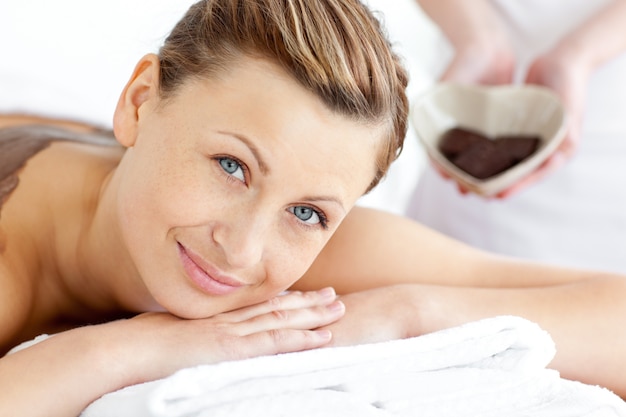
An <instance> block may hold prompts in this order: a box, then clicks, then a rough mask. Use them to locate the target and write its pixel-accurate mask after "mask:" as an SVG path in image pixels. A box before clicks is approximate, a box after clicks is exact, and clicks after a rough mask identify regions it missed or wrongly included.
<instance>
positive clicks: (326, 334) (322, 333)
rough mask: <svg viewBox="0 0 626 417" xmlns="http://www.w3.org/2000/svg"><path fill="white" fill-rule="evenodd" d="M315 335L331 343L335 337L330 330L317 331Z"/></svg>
mask: <svg viewBox="0 0 626 417" xmlns="http://www.w3.org/2000/svg"><path fill="white" fill-rule="evenodd" d="M315 334H317V336H318V337H319V338H320V339H322V340H325V341H329V340H330V339H332V337H333V334H332V333H331V332H330V330H315Z"/></svg>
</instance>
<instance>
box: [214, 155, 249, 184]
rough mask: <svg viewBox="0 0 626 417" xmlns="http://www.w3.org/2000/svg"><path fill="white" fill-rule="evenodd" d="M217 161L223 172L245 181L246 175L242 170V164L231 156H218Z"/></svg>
mask: <svg viewBox="0 0 626 417" xmlns="http://www.w3.org/2000/svg"><path fill="white" fill-rule="evenodd" d="M218 161H219V163H220V166H221V167H222V169H223V170H224V172H226V173H227V174H229V175H232V176H233V177H235V178H237V179H238V180H239V181H242V182H246V176H245V173H244V170H243V167H242V165H241V164H240V163H239V162H238V161H237V160H235V159H233V158H225V157H223V158H219V160H218Z"/></svg>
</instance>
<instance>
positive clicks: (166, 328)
mask: <svg viewBox="0 0 626 417" xmlns="http://www.w3.org/2000/svg"><path fill="white" fill-rule="evenodd" d="M343 313H344V307H343V304H341V302H337V301H335V294H334V291H332V290H324V291H319V292H311V293H303V294H300V293H291V294H288V295H285V296H281V297H277V298H275V299H273V300H270V301H268V302H265V303H262V304H258V305H255V306H251V307H247V308H243V309H240V310H236V311H232V312H229V313H224V314H220V315H217V316H214V317H211V318H208V319H202V320H182V319H179V318H176V317H174V316H172V315H169V314H166V313H147V314H142V315H140V316H137V317H135V318H132V319H128V320H120V321H114V322H110V323H106V324H102V325H95V326H85V327H81V328H76V329H73V330H69V331H66V332H63V333H59V334H57V335H55V336H53V337H51V338H49V339H46V340H44V341H42V342H40V343H38V344H36V345H34V346H31V347H28V348H26V349H24V350H21V351H19V352H17V353H14V354H10V355H8V356H5V357H3V358H1V359H0V387H1V388H2V389H1V391H0V415H2V416H33V417H36V416H46V417H55V416H59V417H75V416H77V415H78V414H80V412H81V411H82V410H83V409H84V408H85V407H86V406H87V405H89V404H90V403H91V402H92V401H94V400H96V399H97V398H99V397H100V396H101V395H103V394H105V393H107V392H111V391H115V390H117V389H119V388H122V387H124V386H128V385H132V384H136V383H140V382H145V381H150V380H155V379H158V378H163V377H166V376H168V375H170V374H172V373H173V372H175V371H177V370H179V369H181V368H184V367H189V366H195V365H198V364H204V363H215V362H220V361H224V360H233V359H241V358H248V357H254V356H260V355H269V354H275V353H282V352H291V351H298V350H305V349H311V348H315V347H321V346H323V345H325V344H327V343H328V342H329V341H330V339H331V333H330V332H329V331H328V330H317V331H315V330H310V329H315V328H318V327H320V326H324V325H327V324H329V323H332V322H333V321H335V320H337V319H338V318H339V317H341V316H342V315H343ZM59 381H62V382H61V383H60V382H59Z"/></svg>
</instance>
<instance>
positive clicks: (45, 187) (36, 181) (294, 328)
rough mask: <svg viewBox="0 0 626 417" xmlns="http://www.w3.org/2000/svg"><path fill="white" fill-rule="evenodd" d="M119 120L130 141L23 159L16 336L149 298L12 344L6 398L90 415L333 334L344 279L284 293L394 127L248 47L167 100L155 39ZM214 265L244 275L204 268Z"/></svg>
mask: <svg viewBox="0 0 626 417" xmlns="http://www.w3.org/2000/svg"><path fill="white" fill-rule="evenodd" d="M14 121H15V120H14ZM4 123H5V124H10V122H9V121H8V120H7V119H5V122H4ZM114 130H115V134H116V137H117V139H118V140H119V142H120V143H121V144H122V145H123V146H124V148H122V147H119V148H98V147H94V146H91V145H84V144H72V143H64V142H59V143H55V144H52V145H51V146H50V147H49V148H47V149H46V150H44V151H42V152H41V153H40V154H38V155H36V156H35V157H33V158H32V159H31V160H30V161H29V163H28V164H27V166H26V167H25V169H24V170H23V171H22V172H21V173H20V181H21V182H20V185H19V186H18V188H17V189H16V190H15V191H14V192H13V194H12V195H11V196H10V198H9V199H8V201H7V202H5V204H4V205H3V207H2V217H1V220H0V221H1V223H0V227H1V228H2V235H3V236H4V241H5V242H6V247H5V250H4V252H3V253H2V255H1V258H0V285H1V286H2V289H3V290H2V292H0V323H2V326H0V342H1V344H2V347H3V349H4V350H6V349H8V348H10V347H11V346H13V345H15V344H16V343H17V342H19V341H21V340H25V339H29V338H31V337H33V336H35V335H36V334H40V333H51V332H57V331H58V330H61V329H63V328H65V327H70V328H71V327H73V326H76V325H84V324H89V323H98V322H102V321H105V322H106V321H108V320H110V319H111V318H117V317H119V316H129V317H130V316H132V315H133V314H134V313H143V312H147V313H146V314H140V315H139V316H136V317H133V318H130V319H127V320H118V321H113V322H109V323H106V324H99V325H92V326H84V327H79V328H76V329H73V330H69V331H67V332H64V333H60V334H58V335H56V336H54V337H52V338H51V339H49V340H46V341H44V342H42V343H41V344H40V345H37V346H35V347H33V348H28V349H26V350H24V351H21V352H19V353H17V354H14V355H9V356H6V357H4V358H2V359H0V386H2V387H3V390H2V394H0V415H29V416H35V415H45V416H53V415H58V416H72V415H77V414H78V413H79V412H80V411H81V410H82V409H83V408H84V407H85V406H87V405H88V404H89V403H90V402H91V401H93V400H95V399H96V398H98V397H99V396H100V395H102V394H104V393H106V392H109V391H112V390H115V389H118V388H121V387H123V386H126V385H129V384H134V383H138V382H142V381H147V380H153V379H157V378H161V377H164V376H167V375H169V374H171V373H172V372H174V371H175V370H177V369H180V368H182V367H186V366H191V365H195V364H199V363H214V362H219V361H223V360H226V359H238V358H244V357H250V356H258V355H262V354H273V353H280V352H290V351H297V350H303V349H310V348H314V347H319V346H322V345H324V344H325V343H327V342H328V341H329V340H330V338H331V334H330V332H329V331H327V330H320V331H316V330H314V329H316V328H319V327H321V326H324V325H327V324H329V323H332V322H333V321H336V320H337V319H338V318H340V317H341V316H342V315H343V313H344V306H343V304H342V303H341V302H339V301H336V300H335V294H334V291H333V290H332V289H325V290H321V291H314V292H307V293H297V292H296V293H290V294H287V295H282V296H279V294H280V293H281V292H283V291H284V290H286V289H287V288H288V287H289V286H290V285H291V284H293V282H294V281H295V280H296V279H297V278H298V277H300V276H301V275H302V274H304V272H305V271H306V270H307V269H308V268H309V266H310V264H311V263H312V262H313V260H314V259H315V256H316V255H317V254H318V253H319V252H320V250H321V249H322V247H323V246H324V245H325V244H326V242H327V241H328V240H329V239H330V237H331V235H332V234H333V232H334V231H335V230H336V228H337V227H338V226H339V224H340V223H341V221H342V220H343V218H344V217H345V216H346V215H347V213H348V212H349V210H350V209H351V208H352V206H353V205H354V203H355V202H356V200H357V199H358V198H359V197H360V196H361V195H362V194H363V192H364V191H365V189H366V188H367V187H368V185H369V183H370V182H371V181H372V179H373V177H374V175H375V156H376V153H377V152H378V147H379V146H380V145H379V144H380V138H381V137H382V135H381V133H380V132H381V131H382V130H381V129H380V128H379V127H377V126H369V125H365V124H364V123H359V122H355V121H353V120H349V119H347V118H345V117H343V116H339V115H337V114H334V113H333V112H331V111H330V110H329V109H327V108H326V106H325V105H324V104H323V103H322V102H321V100H319V99H318V98H317V97H315V96H314V95H313V94H312V93H310V92H309V91H307V90H306V89H304V88H303V87H301V86H300V85H299V84H297V83H296V81H295V80H293V79H292V78H291V76H290V75H288V74H286V73H285V72H284V70H282V69H281V68H280V67H278V66H276V65H274V64H271V63H269V62H266V61H263V60H260V59H254V58H248V57H241V60H240V61H239V62H237V63H235V64H233V67H232V68H230V71H229V72H228V74H221V76H220V77H218V78H215V79H211V80H204V81H200V80H194V81H190V82H189V83H188V84H186V85H185V86H183V87H181V89H180V90H178V92H177V93H176V94H175V95H174V96H173V97H170V98H168V99H167V100H165V101H163V100H161V99H160V96H159V95H158V59H157V57H156V56H154V55H148V56H146V57H145V58H144V59H142V60H141V62H139V64H138V65H137V68H136V71H135V72H134V74H133V75H132V78H131V80H130V81H129V83H128V85H127V86H126V88H125V89H124V91H123V93H122V95H121V98H120V101H119V104H118V106H117V109H116V112H115V120H114ZM346 155H350V156H351V157H350V158H346ZM51 179H53V181H51ZM190 256H192V257H193V259H194V262H195V263H196V264H197V265H196V264H194V263H191V264H190V263H189V262H188V260H189V259H190V258H189V257H190ZM189 265H191V266H189ZM194 265H196V266H194ZM199 265H201V266H202V268H204V269H205V270H207V271H211V274H212V275H213V276H215V277H219V279H220V281H223V282H227V284H215V283H213V284H211V285H213V287H209V288H210V289H211V288H213V290H214V289H215V288H219V289H220V290H219V291H222V292H223V290H224V288H226V289H227V290H228V293H221V292H219V291H217V290H214V291H211V290H209V291H207V290H206V289H205V288H203V287H202V285H200V284H198V282H196V281H194V279H193V278H194V277H197V276H200V278H202V277H203V276H204V275H206V274H203V273H201V274H199V275H198V273H197V271H198V269H199ZM202 279H205V280H206V281H208V282H212V280H210V279H209V278H207V277H206V276H205V277H204V278H202ZM321 288H322V287H319V288H318V290H319V289H321ZM268 300H269V301H268ZM166 311H167V312H166ZM227 311H231V312H230V313H226V314H221V313H224V312H227ZM233 311H234V312H233ZM185 319H197V320H185ZM58 381H64V382H63V384H59V383H58ZM33 398H36V399H37V402H36V405H35V406H34V405H33Z"/></svg>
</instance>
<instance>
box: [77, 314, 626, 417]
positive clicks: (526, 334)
mask: <svg viewBox="0 0 626 417" xmlns="http://www.w3.org/2000/svg"><path fill="white" fill-rule="evenodd" d="M554 353H555V350H554V344H553V342H552V339H551V338H550V336H549V335H548V334H547V333H546V332H544V331H543V330H541V329H540V328H539V327H538V326H537V325H536V324H534V323H531V322H529V321H527V320H525V319H521V318H519V317H510V316H504V317H496V318H491V319H485V320H481V321H477V322H473V323H469V324H466V325H463V326H459V327H455V328H452V329H447V330H443V331H439V332H436V333H432V334H428V335H424V336H420V337H415V338H411V339H405V340H395V341H390V342H384V343H376V344H367V345H359V346H350V347H338V348H328V349H316V350H310V351H305V352H297V353H289V354H283V355H275V356H264V357H259V358H253V359H247V360H241V361H232V362H223V363H219V364H215V365H204V366H198V367H194V368H188V369H184V370H181V371H179V372H177V373H175V374H174V375H172V376H170V377H168V378H165V379H162V380H158V381H153V382H149V383H146V384H140V385H136V386H132V387H128V388H125V389H122V390H120V391H117V392H114V393H111V394H107V395H105V396H103V397H102V398H101V399H99V400H97V401H95V402H94V403H93V404H91V405H90V406H89V407H88V408H87V409H86V410H85V411H84V412H83V414H82V417H109V416H111V417H113V416H114V417H126V416H133V417H137V416H155V417H157V416H158V417H191V416H195V417H209V416H211V417H219V416H225V417H226V416H228V417H237V416H245V417H255V416H258V417H279V416H280V417H282V416H297V417H317V416H320V417H322V416H323V417H330V416H358V417H369V416H372V417H374V416H376V417H382V416H388V417H391V416H407V417H408V416H418V415H419V416H440V417H448V416H463V417H467V416H481V417H489V416H494V417H495V416H507V417H510V416H513V417H515V416H520V417H521V416H531V415H532V416H539V417H541V416H546V417H547V416H550V417H560V416H563V417H565V416H589V417H591V416H625V417H626V403H624V402H623V401H622V400H621V399H620V398H619V397H617V396H616V395H614V394H613V393H611V392H610V391H608V390H606V389H603V388H600V387H594V386H589V385H585V384H581V383H578V382H573V381H568V380H565V379H562V378H560V376H559V374H558V373H557V372H556V371H554V370H549V369H546V368H545V366H546V365H547V364H548V363H549V362H550V360H551V359H552V358H553V356H554Z"/></svg>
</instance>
